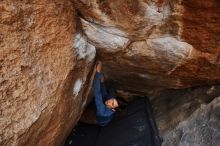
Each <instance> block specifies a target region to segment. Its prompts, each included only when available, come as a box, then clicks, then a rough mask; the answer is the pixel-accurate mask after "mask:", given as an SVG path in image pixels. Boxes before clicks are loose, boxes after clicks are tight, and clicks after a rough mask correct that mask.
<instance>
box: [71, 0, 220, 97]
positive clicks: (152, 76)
mask: <svg viewBox="0 0 220 146" xmlns="http://www.w3.org/2000/svg"><path fill="white" fill-rule="evenodd" d="M74 2H75V4H76V6H77V9H78V11H79V14H80V16H81V23H82V28H83V30H84V32H85V34H86V35H87V36H88V38H89V40H90V41H91V43H93V44H94V45H96V46H97V49H98V54H99V57H100V58H101V60H103V61H104V63H105V66H106V68H108V69H109V70H110V71H109V72H108V73H107V75H108V76H109V77H110V79H111V80H114V81H115V83H116V84H117V85H119V87H120V88H121V89H123V90H127V91H131V92H140V93H141V92H142V93H148V91H149V89H154V88H186V87H191V86H198V85H207V84H216V83H220V77H219V73H220V62H219V56H220V55H219V52H220V40H219V34H220V29H219V27H218V26H219V25H220V17H219V16H220V3H219V1H218V0H210V1H199V0H195V1H190V0H186V1H177V0H175V1H169V0H155V1H150V0H139V1H132V0H129V1H128V0H90V1H85V0H79V1H77V0H75V1H74Z"/></svg>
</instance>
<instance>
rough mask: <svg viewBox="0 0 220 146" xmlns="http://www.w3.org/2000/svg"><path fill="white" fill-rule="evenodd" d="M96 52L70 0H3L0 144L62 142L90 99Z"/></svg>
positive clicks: (0, 5)
mask: <svg viewBox="0 0 220 146" xmlns="http://www.w3.org/2000/svg"><path fill="white" fill-rule="evenodd" d="M94 56H95V48H94V46H92V45H91V44H89V43H88V42H87V39H86V37H85V36H83V35H82V34H80V33H79V32H78V31H77V30H76V12H75V9H74V7H73V4H72V2H70V1H69V0H63V1H60V0H49V1H45V0H32V1H27V0H26V1H17V0H3V1H0V145H1V146H53V145H57V146H60V145H62V143H63V142H64V140H65V138H66V136H67V135H68V133H69V132H70V131H71V129H72V127H73V126H74V125H75V124H76V122H77V120H78V119H79V117H80V115H81V113H82V111H83V108H84V106H85V104H86V101H87V94H88V93H87V91H88V90H89V87H90V86H89V83H90V78H91V73H90V70H91V67H92V64H93V60H94Z"/></svg>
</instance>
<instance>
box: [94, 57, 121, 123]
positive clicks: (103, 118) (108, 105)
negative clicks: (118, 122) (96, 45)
mask: <svg viewBox="0 0 220 146" xmlns="http://www.w3.org/2000/svg"><path fill="white" fill-rule="evenodd" d="M101 70H102V63H101V62H100V61H98V63H97V65H96V74H95V77H94V80H93V86H92V87H93V93H94V96H95V104H96V119H97V123H98V124H99V125H100V126H106V125H107V124H108V123H109V122H110V121H111V120H112V118H113V116H114V114H115V108H117V107H118V102H117V100H116V99H115V98H114V97H112V96H111V95H109V94H108V93H107V91H106V88H105V85H104V76H103V74H102V73H101Z"/></svg>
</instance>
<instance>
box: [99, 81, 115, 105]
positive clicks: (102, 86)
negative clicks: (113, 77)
mask: <svg viewBox="0 0 220 146" xmlns="http://www.w3.org/2000/svg"><path fill="white" fill-rule="evenodd" d="M101 93H102V96H103V97H104V100H105V101H106V100H108V99H112V98H113V97H111V96H110V95H109V94H108V92H107V90H106V87H105V84H104V83H101Z"/></svg>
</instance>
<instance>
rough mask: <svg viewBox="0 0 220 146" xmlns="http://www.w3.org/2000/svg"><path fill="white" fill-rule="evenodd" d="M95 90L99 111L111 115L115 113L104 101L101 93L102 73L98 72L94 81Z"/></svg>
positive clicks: (101, 113) (104, 114)
mask: <svg viewBox="0 0 220 146" xmlns="http://www.w3.org/2000/svg"><path fill="white" fill-rule="evenodd" d="M93 92H94V96H95V103H96V108H97V112H98V114H100V115H103V116H110V115H112V114H113V113H114V111H112V110H111V109H109V108H107V107H106V106H105V104H104V103H103V99H102V93H101V73H99V72H97V73H96V75H95V78H94V81H93Z"/></svg>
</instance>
